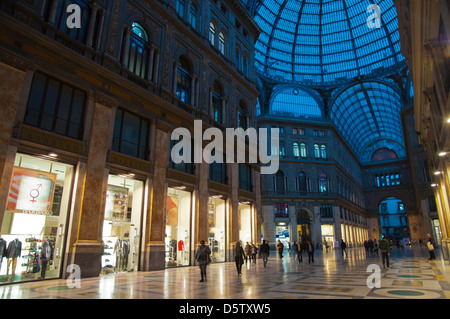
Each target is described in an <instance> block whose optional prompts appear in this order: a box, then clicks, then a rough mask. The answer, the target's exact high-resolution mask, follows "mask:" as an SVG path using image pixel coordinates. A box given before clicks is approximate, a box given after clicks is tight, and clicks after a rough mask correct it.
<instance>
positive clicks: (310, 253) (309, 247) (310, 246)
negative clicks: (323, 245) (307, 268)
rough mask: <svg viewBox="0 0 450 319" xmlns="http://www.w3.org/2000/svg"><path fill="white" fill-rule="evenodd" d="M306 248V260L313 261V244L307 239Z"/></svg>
mask: <svg viewBox="0 0 450 319" xmlns="http://www.w3.org/2000/svg"><path fill="white" fill-rule="evenodd" d="M306 250H307V251H308V262H309V263H311V261H312V262H313V263H314V244H313V243H312V242H310V241H309V240H308V242H307V243H306Z"/></svg>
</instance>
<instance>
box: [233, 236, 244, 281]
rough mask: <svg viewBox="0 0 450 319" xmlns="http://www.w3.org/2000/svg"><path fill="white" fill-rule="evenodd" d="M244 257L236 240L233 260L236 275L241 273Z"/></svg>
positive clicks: (242, 250)
mask: <svg viewBox="0 0 450 319" xmlns="http://www.w3.org/2000/svg"><path fill="white" fill-rule="evenodd" d="M244 259H245V253H244V249H243V248H242V247H241V243H240V242H239V241H237V242H236V246H235V247H234V262H235V263H236V270H237V272H238V276H240V275H242V265H243V264H244Z"/></svg>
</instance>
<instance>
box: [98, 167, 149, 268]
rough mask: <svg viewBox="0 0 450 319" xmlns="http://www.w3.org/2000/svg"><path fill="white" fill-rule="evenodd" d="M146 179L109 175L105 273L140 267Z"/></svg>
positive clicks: (106, 210)
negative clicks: (141, 225)
mask: <svg viewBox="0 0 450 319" xmlns="http://www.w3.org/2000/svg"><path fill="white" fill-rule="evenodd" d="M143 192H144V182H142V181H139V180H134V179H132V178H131V176H130V175H118V176H116V175H109V177H108V188H107V194H106V204H105V218H104V222H103V234H102V236H103V238H102V239H103V243H102V244H103V246H102V250H103V252H102V274H109V273H113V272H125V271H137V270H138V268H137V267H138V255H139V239H140V223H141V212H142V203H143Z"/></svg>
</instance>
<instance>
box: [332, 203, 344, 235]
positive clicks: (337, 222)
mask: <svg viewBox="0 0 450 319" xmlns="http://www.w3.org/2000/svg"><path fill="white" fill-rule="evenodd" d="M333 214H334V240H336V241H338V242H340V241H341V240H342V230H341V223H342V221H341V210H340V207H339V206H336V205H333Z"/></svg>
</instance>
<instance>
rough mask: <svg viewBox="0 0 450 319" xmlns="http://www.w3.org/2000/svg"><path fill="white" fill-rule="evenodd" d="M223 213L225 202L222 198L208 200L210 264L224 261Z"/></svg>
mask: <svg viewBox="0 0 450 319" xmlns="http://www.w3.org/2000/svg"><path fill="white" fill-rule="evenodd" d="M225 212H226V201H225V200H224V199H222V198H217V197H210V198H209V215H208V227H209V235H208V245H209V247H210V249H211V260H212V262H220V261H225V250H226V248H225V247H226V245H225V244H226V241H225V216H226V215H225Z"/></svg>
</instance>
